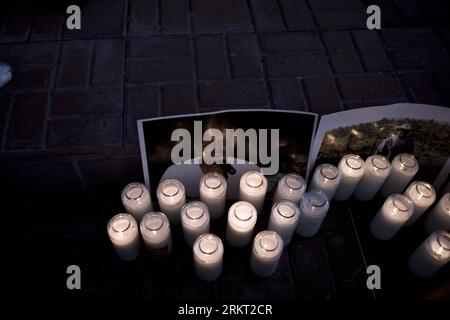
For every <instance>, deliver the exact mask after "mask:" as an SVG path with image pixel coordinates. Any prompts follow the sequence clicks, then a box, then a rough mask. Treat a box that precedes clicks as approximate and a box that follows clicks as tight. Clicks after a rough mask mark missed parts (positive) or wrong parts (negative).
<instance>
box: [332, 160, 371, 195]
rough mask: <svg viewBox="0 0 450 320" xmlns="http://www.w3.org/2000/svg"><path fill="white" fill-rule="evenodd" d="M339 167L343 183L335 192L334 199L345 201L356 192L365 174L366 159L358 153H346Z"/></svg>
mask: <svg viewBox="0 0 450 320" xmlns="http://www.w3.org/2000/svg"><path fill="white" fill-rule="evenodd" d="M338 169H339V171H340V172H341V183H340V184H339V187H338V188H337V190H336V193H335V194H334V199H336V200H338V201H345V200H348V198H350V197H351V196H352V194H353V192H355V189H356V186H357V185H358V183H359V180H361V178H362V176H363V174H364V160H363V159H361V157H360V156H358V155H356V154H346V155H345V156H343V157H342V158H341V161H339V165H338Z"/></svg>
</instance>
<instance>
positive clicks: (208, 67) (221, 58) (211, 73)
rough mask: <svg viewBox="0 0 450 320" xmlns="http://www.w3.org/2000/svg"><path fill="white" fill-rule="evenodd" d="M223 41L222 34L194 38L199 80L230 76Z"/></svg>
mask: <svg viewBox="0 0 450 320" xmlns="http://www.w3.org/2000/svg"><path fill="white" fill-rule="evenodd" d="M225 41H226V40H225V37H223V36H199V37H196V38H195V50H196V55H197V76H198V79H199V80H221V79H227V78H229V77H230V70H229V65H228V60H227V59H228V58H227V52H226V44H225Z"/></svg>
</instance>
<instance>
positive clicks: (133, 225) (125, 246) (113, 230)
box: [107, 213, 140, 261]
mask: <svg viewBox="0 0 450 320" xmlns="http://www.w3.org/2000/svg"><path fill="white" fill-rule="evenodd" d="M107 231H108V235H109V239H110V240H111V242H112V244H113V246H114V249H115V250H116V253H117V256H118V257H119V258H120V259H122V260H125V261H130V260H135V259H136V258H137V257H138V255H139V250H140V241H139V229H138V225H137V222H136V219H134V218H133V216H132V215H130V214H127V213H120V214H117V215H115V216H114V217H112V218H111V220H109V222H108V226H107Z"/></svg>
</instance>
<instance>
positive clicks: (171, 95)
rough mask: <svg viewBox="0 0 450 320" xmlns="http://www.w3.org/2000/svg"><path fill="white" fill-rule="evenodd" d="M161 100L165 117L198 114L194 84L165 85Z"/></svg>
mask: <svg viewBox="0 0 450 320" xmlns="http://www.w3.org/2000/svg"><path fill="white" fill-rule="evenodd" d="M161 99H162V111H163V114H164V115H176V114H190V113H195V112H196V92H195V85H194V84H175V85H165V86H163V88H162V98H161Z"/></svg>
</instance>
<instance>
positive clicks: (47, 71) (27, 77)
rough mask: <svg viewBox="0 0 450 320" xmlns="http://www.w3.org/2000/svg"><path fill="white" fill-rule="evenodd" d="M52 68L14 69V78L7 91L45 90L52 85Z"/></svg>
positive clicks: (7, 86) (6, 88)
mask: <svg viewBox="0 0 450 320" xmlns="http://www.w3.org/2000/svg"><path fill="white" fill-rule="evenodd" d="M51 76H52V69H51V67H32V68H31V69H26V70H22V69H14V70H13V78H12V80H11V82H9V83H8V84H7V85H6V86H5V90H29V89H43V88H46V87H47V86H48V85H49V83H50V78H51Z"/></svg>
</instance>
